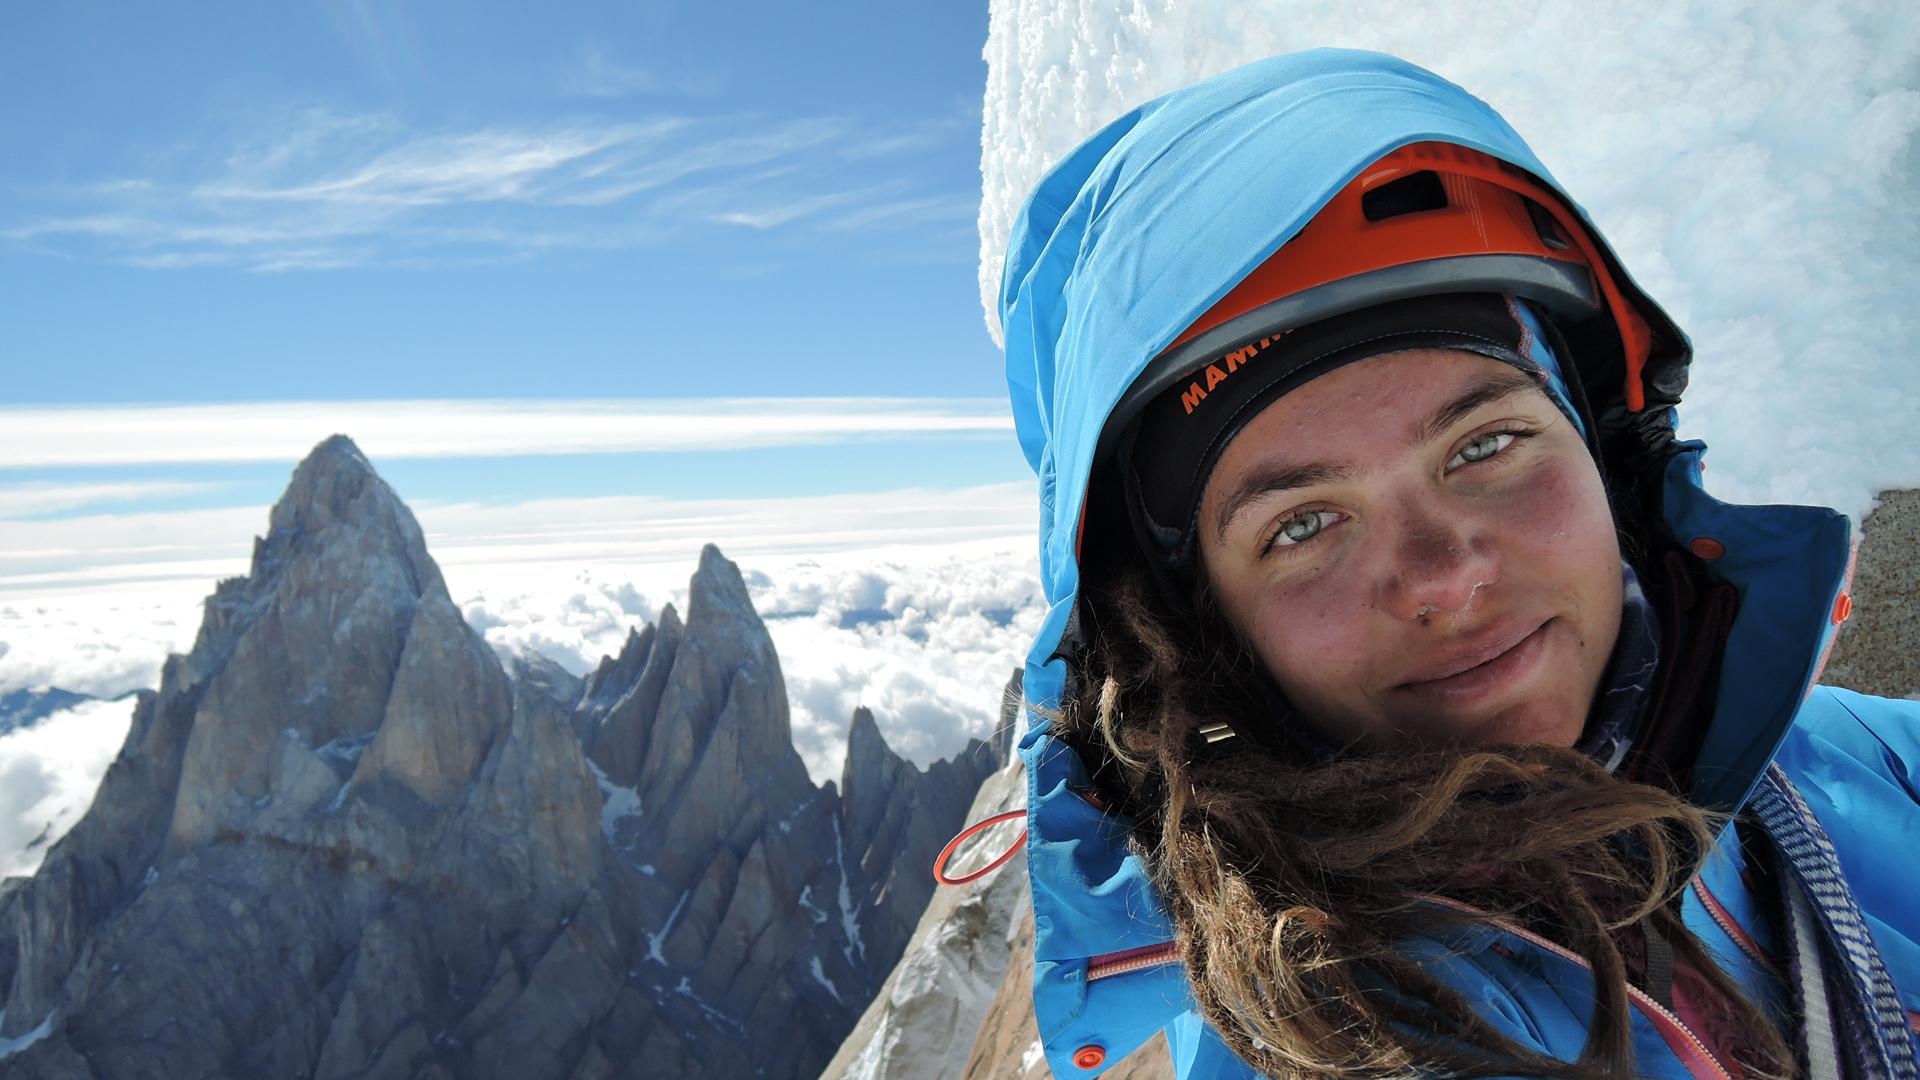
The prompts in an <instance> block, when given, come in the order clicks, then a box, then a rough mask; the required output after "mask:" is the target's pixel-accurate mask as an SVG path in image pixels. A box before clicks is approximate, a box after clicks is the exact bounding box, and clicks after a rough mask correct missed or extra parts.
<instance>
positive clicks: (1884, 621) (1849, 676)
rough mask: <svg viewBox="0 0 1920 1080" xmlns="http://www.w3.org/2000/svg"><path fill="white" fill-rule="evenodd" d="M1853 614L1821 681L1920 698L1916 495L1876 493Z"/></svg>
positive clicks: (1919, 506)
mask: <svg viewBox="0 0 1920 1080" xmlns="http://www.w3.org/2000/svg"><path fill="white" fill-rule="evenodd" d="M1852 596H1853V615H1852V617H1851V618H1849V619H1848V620H1847V622H1846V623H1845V624H1844V625H1842V626H1841V627H1840V632H1839V634H1838V635H1837V636H1836V637H1835V639H1834V643H1833V655H1832V656H1831V657H1829V658H1828V661H1827V669H1826V673H1825V675H1824V676H1822V679H1821V681H1822V682H1827V683H1831V684H1833V685H1835V686H1844V687H1846V688H1847V689H1849V690H1858V691H1860V692H1861V693H1863V694H1878V695H1880V696H1882V697H1912V696H1914V695H1916V694H1920V490H1906V491H1884V492H1881V493H1880V505H1879V506H1878V507H1877V508H1876V509H1875V510H1874V511H1873V513H1871V514H1868V515H1867V520H1866V521H1864V522H1862V523H1861V525H1860V551H1859V561H1858V562H1857V563H1856V564H1855V565H1854V572H1853V585H1852Z"/></svg>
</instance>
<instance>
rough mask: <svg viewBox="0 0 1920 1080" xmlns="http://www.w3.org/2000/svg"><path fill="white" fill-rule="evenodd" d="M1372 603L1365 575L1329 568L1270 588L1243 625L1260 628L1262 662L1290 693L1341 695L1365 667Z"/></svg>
mask: <svg viewBox="0 0 1920 1080" xmlns="http://www.w3.org/2000/svg"><path fill="white" fill-rule="evenodd" d="M1370 603H1371V600H1370V592H1369V590H1368V588H1367V587H1366V585H1365V575H1362V574H1355V573H1350V572H1341V571H1340V570H1338V569H1337V568H1329V569H1328V570H1326V571H1322V572H1317V573H1313V574H1310V575H1306V576H1305V577H1303V578H1302V579H1299V580H1294V581H1288V582H1286V583H1284V584H1280V585H1275V586H1272V587H1270V588H1269V589H1268V590H1267V591H1266V592H1265V593H1264V594H1263V595H1262V596H1261V597H1260V598H1259V601H1258V604H1259V606H1258V609H1257V612H1256V613H1255V618H1254V619H1252V620H1248V621H1242V622H1241V625H1242V626H1245V625H1249V624H1251V625H1252V626H1254V627H1255V628H1256V630H1255V632H1254V635H1253V638H1254V645H1255V648H1256V649H1257V651H1258V652H1259V654H1260V658H1261V659H1262V660H1263V661H1265V662H1266V665H1267V669H1268V670H1269V671H1271V672H1273V674H1274V676H1275V678H1276V679H1277V680H1278V681H1279V682H1280V684H1281V685H1282V686H1283V687H1286V688H1287V690H1288V691H1289V692H1290V693H1299V692H1301V691H1310V692H1311V691H1321V690H1332V691H1333V692H1337V689H1336V688H1338V687H1340V686H1342V685H1354V680H1353V679H1352V678H1351V677H1350V676H1352V675H1353V674H1354V673H1355V672H1358V671H1360V670H1361V669H1363V668H1364V667H1365V664H1366V661H1367V658H1368V656H1369V652H1368V639H1367V633H1366V629H1367V626H1368V625H1369V622H1370V620H1369V619H1368V618H1367V617H1366V616H1367V614H1368V612H1369V605H1370Z"/></svg>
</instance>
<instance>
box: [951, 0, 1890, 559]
mask: <svg viewBox="0 0 1920 1080" xmlns="http://www.w3.org/2000/svg"><path fill="white" fill-rule="evenodd" d="M1321 45H1337V46H1347V47H1355V48H1369V49H1379V50H1382V51H1385V52H1390V53H1395V54H1397V55H1400V56H1403V57H1405V58H1407V59H1409V60H1412V61H1413V62H1415V63H1418V64H1421V65H1423V66H1425V67H1428V68H1431V69H1433V70H1434V71H1437V72H1439V73H1440V74H1441V75H1444V76H1446V77H1447V78H1449V79H1451V80H1453V81H1454V82H1457V83H1459V84H1460V85H1462V86H1464V87H1466V88H1467V89H1468V90H1470V91H1472V92H1473V93H1475V94H1477V95H1479V96H1480V97H1481V98H1483V99H1484V100H1486V101H1487V102H1488V103H1489V104H1491V105H1492V106H1493V107H1494V108H1496V109H1498V110H1499V111H1500V112H1501V113H1502V114H1503V115H1505V116H1506V118H1507V119H1508V120H1509V121H1510V122H1512V124H1513V125H1514V127H1515V128H1517V129H1518V130H1519V131H1520V133H1521V135H1523V136H1524V137H1525V138H1526V139H1527V140H1528V142H1529V143H1531V144H1532V146H1533V148H1534V150H1535V151H1536V152H1537V153H1538V154H1539V156H1540V159H1541V160H1542V161H1543V162H1545V163H1546V165H1547V167H1548V168H1549V169H1551V170H1552V171H1553V173H1554V175H1555V176H1556V177H1557V178H1558V179H1559V180H1560V181H1561V183H1562V184H1564V185H1565V186H1566V187H1567V189H1568V190H1569V191H1571V192H1572V193H1573V195H1574V197H1575V198H1576V199H1578V200H1579V201H1580V202H1581V204H1582V205H1583V206H1584V207H1585V208H1586V209H1587V211H1588V212H1589V213H1590V214H1591V215H1592V216H1593V218H1594V220H1595V221H1596V222H1597V223H1598V224H1599V226H1600V228H1601V229H1602V230H1603V231H1604V232H1605V233H1606V235H1607V237H1608V239H1609V240H1611V241H1612V242H1613V244H1614V246H1615V248H1616V249H1617V250H1618V251H1619V253H1620V255H1621V257H1622V258H1623V259H1624V260H1625V261H1626V264H1627V266H1628V268H1629V269H1630V271H1631V272H1632V273H1633V275H1634V277H1635V279H1636V280H1638V281H1639V282H1640V284H1641V285H1642V286H1644V287H1645V288H1646V289H1647V290H1648V291H1649V292H1651V293H1652V294H1653V295H1654V296H1655V297H1657V298H1658V299H1659V300H1660V301H1661V303H1662V304H1663V305H1665V306H1666V308H1667V310H1668V311H1669V312H1670V313H1672V315H1673V316H1674V317H1675V318H1676V319H1677V320H1678V321H1679V323H1680V325H1681V326H1682V327H1683V328H1684V329H1685V330H1686V331H1687V332H1688V333H1689V334H1690V335H1691V337H1692V338H1693V341H1694V346H1695V353H1696V361H1695V366H1694V373H1693V384H1692V387H1691V389H1690V390H1689V391H1688V394H1687V398H1686V404H1685V406H1684V407H1683V409H1682V414H1683V415H1682V420H1681V424H1682V432H1683V433H1684V434H1687V435H1689V436H1696V437H1701V438H1705V439H1706V440H1707V441H1708V443H1709V445H1710V446H1711V447H1712V452H1711V454H1710V455H1709V459H1710V460H1711V462H1712V471H1711V473H1710V479H1711V485H1712V487H1713V490H1714V492H1715V494H1717V495H1719V496H1721V497H1722V498H1727V499H1732V500H1735V501H1740V502H1803V503H1822V504H1826V505H1830V506H1835V507H1838V508H1840V509H1841V510H1844V511H1846V512H1848V513H1850V514H1852V515H1853V516H1854V518H1855V519H1856V521H1857V520H1858V519H1859V518H1860V517H1862V516H1864V514H1865V512H1866V511H1867V510H1868V509H1869V508H1870V507H1871V504H1872V499H1873V496H1874V494H1875V493H1876V492H1878V491H1880V490H1883V489H1886V488H1890V487H1914V486H1920V430H1916V429H1917V428H1920V303H1917V302H1916V299H1915V286H1916V284H1920V279H1917V278H1916V275H1915V273H1914V270H1913V267H1914V263H1915V259H1916V252H1917V251H1920V246H1916V241H1920V213H1916V209H1915V206H1916V202H1917V201H1920V200H1917V199H1916V195H1920V192H1916V179H1920V154H1917V153H1916V146H1917V145H1920V144H1917V143H1916V137H1915V136H1916V132H1920V90H1917V89H1916V86H1920V5H1913V4H1908V3H1900V2H1897V0H1881V2H1869V3H1827V2H1815V3H1778V2H1776V0H1747V2H1745V3H1733V4H1726V3H1719V4H1706V3H1697V2H1683V3H1674V2H1671V0H1658V2H1645V0H1625V2H1619V3H1611V4H1605V5H1598V6H1596V5H1591V4H1578V3H1565V2H1540V0H1488V2H1481V3H1474V4H1434V3H1428V2H1420V0H1376V2H1352V0H1313V2H1304V0H1292V2H1286V3H1282V2H1278V0H1135V2H1132V3H1126V2H1122V0H1108V2H1101V0H1077V2H1075V0H992V5H991V21H990V24H989V29H988V35H987V45H986V59H987V88H986V100H985V107H984V116H983V127H982V131H981V146H982V153H981V162H980V167H981V174H982V177H981V179H982V197H981V204H980V290H981V297H982V300H983V301H984V302H985V304H986V308H987V321H988V325H989V328H990V329H991V330H992V332H993V334H994V335H995V338H996V339H998V336H999V327H998V325H997V320H996V317H995V310H994V307H995V301H994V298H995V296H996V295H997V293H998V290H999V281H1000V267H1001V262H1002V258H1003V254H1004V251H1005V247H1006V240H1007V234H1008V230H1009V229H1010V228H1011V225H1012V222H1013V218H1014V214H1015V213H1016V212H1017V211H1018V210H1019V208H1020V204H1021V202H1022V200H1024V198H1025V196H1026V193H1027V192H1028V190H1030V189H1031V187H1032V186H1033V184H1034V182H1035V181H1036V180H1037V179H1039V177H1040V176H1041V174H1042V173H1043V172H1045V170H1046V169H1047V168H1048V167H1049V166H1050V165H1052V164H1053V162H1055V161H1057V160H1059V158H1060V157H1061V156H1062V155H1064V154H1065V153H1066V152H1067V151H1068V150H1070V149H1071V148H1072V147H1073V146H1074V145H1075V144H1076V143H1078V142H1079V141H1080V140H1081V139H1083V138H1085V137H1086V136H1087V135H1089V134H1091V133H1092V132H1093V131H1094V130H1095V129H1096V128H1098V127H1099V126H1100V125H1102V124H1103V123H1105V122H1106V121H1108V120H1110V119H1112V118H1113V117H1115V116H1117V115H1119V114H1120V113H1122V112H1125V111H1126V110H1127V109H1129V108H1132V107H1133V106H1135V105H1137V104H1140V103H1141V102H1144V101H1146V100H1148V99H1150V98H1152V97H1155V96H1157V95H1159V94H1162V93H1165V92H1167V91H1169V90H1173V89H1176V88H1178V87H1180V86H1184V85H1186V84H1188V83H1190V82H1193V81H1195V80H1198V79H1201V78H1204V77H1206V76H1209V75H1213V74H1217V73H1219V72H1221V71H1225V70H1226V69H1228V68H1231V67H1234V66H1237V65H1239V64H1242V63H1245V62H1248V61H1251V60H1256V59H1260V58H1262V57H1266V56H1271V55H1274V54H1277V53H1283V52H1291V51H1294V50H1297V49H1305V48H1311V47H1314V46H1321Z"/></svg>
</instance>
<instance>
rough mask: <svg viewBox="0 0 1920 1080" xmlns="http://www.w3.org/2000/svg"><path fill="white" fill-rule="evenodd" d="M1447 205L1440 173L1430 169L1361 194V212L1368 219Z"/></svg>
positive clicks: (1438, 208) (1437, 208)
mask: <svg viewBox="0 0 1920 1080" xmlns="http://www.w3.org/2000/svg"><path fill="white" fill-rule="evenodd" d="M1446 207H1447V189H1446V188H1445V187H1444V186H1442V185H1441V183H1440V174H1439V173H1437V172H1434V171H1433V170H1431V169H1427V170H1423V171H1421V172H1417V173H1414V174H1413V175H1411V176H1403V177H1401V178H1399V179H1398V180H1394V181H1391V182H1389V183H1385V184H1381V185H1380V186H1379V187H1377V188H1374V189H1373V190H1372V191H1369V192H1367V193H1366V194H1364V195H1362V196H1360V212H1361V213H1362V214H1365V215H1366V218H1367V220H1368V221H1385V220H1386V219H1388V218H1395V217H1399V216H1400V215H1402V214H1417V213H1419V212H1420V211H1422V210H1444V209H1446Z"/></svg>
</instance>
